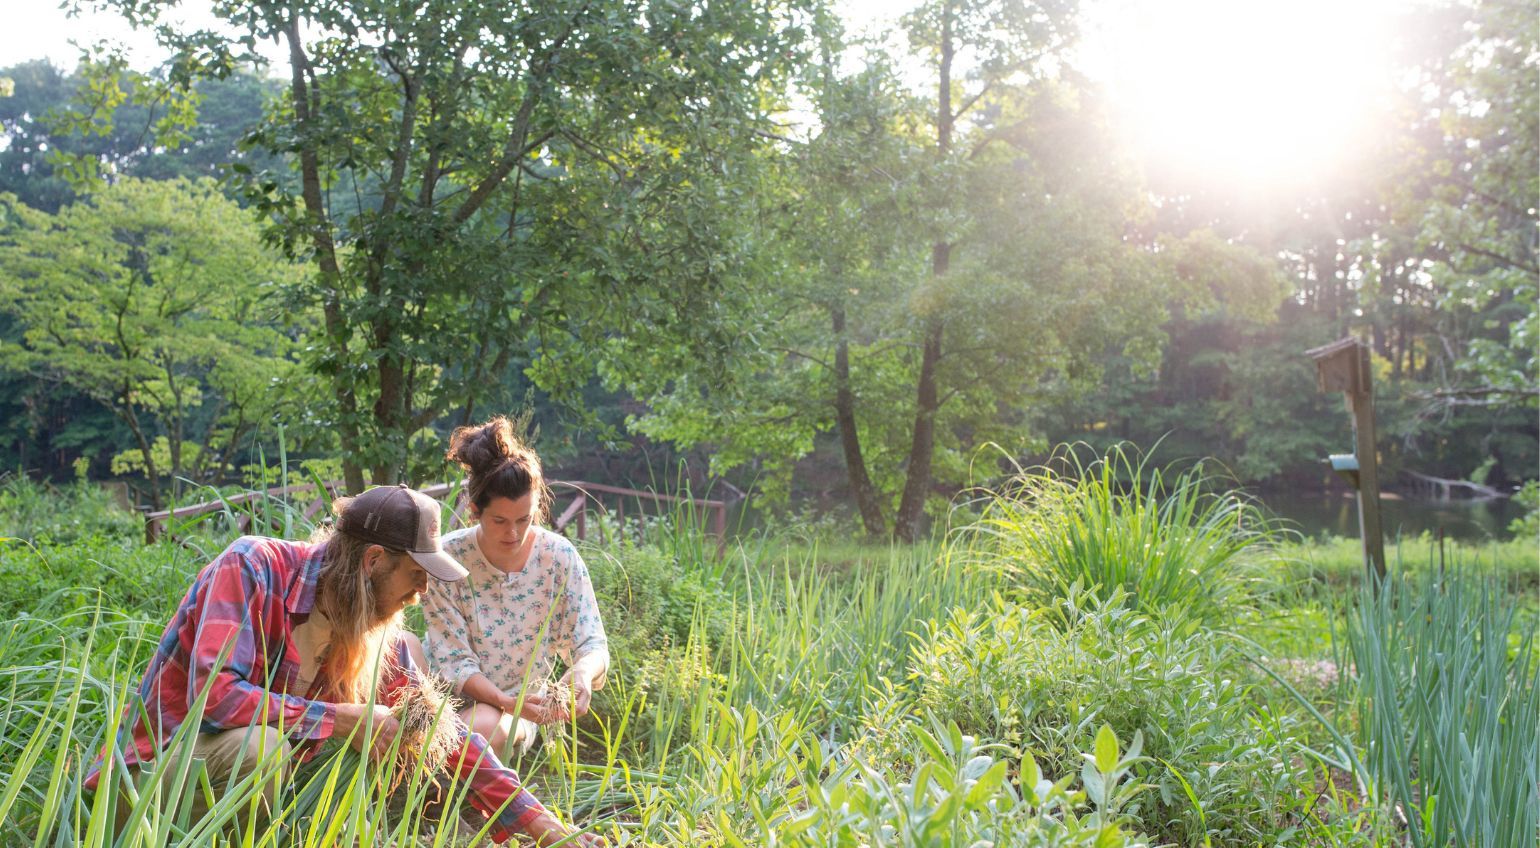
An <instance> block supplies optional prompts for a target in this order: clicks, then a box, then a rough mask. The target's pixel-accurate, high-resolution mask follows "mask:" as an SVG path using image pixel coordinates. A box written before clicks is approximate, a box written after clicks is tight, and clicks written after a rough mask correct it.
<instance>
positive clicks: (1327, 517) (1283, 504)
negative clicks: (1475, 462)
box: [1256, 491, 1523, 541]
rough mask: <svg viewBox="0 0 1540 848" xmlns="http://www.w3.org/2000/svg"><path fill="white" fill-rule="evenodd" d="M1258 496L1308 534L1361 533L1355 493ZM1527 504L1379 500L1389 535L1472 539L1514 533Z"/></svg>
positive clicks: (1502, 500)
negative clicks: (1441, 534)
mask: <svg viewBox="0 0 1540 848" xmlns="http://www.w3.org/2000/svg"><path fill="white" fill-rule="evenodd" d="M1256 495H1257V497H1258V498H1259V499H1260V500H1261V501H1262V503H1264V504H1266V505H1267V507H1268V508H1269V509H1271V510H1272V511H1273V512H1274V513H1275V514H1276V515H1277V516H1278V517H1279V518H1283V519H1287V520H1288V521H1290V522H1292V523H1293V524H1294V526H1295V529H1297V530H1298V531H1299V532H1301V533H1303V534H1305V535H1306V536H1312V537H1314V536H1320V535H1322V534H1329V535H1333V536H1350V537H1357V536H1358V500H1357V499H1356V498H1355V497H1353V495H1352V494H1351V493H1339V492H1335V491H1332V492H1324V493H1300V492H1297V491H1295V492H1288V491H1262V492H1257V493H1256ZM1522 514H1523V509H1522V508H1521V507H1520V506H1519V505H1518V504H1516V503H1514V502H1513V501H1512V500H1510V499H1508V498H1497V499H1494V500H1489V501H1469V500H1457V501H1426V500H1411V499H1407V500H1401V499H1398V498H1394V497H1386V498H1385V499H1383V500H1381V502H1380V521H1381V523H1382V524H1384V528H1385V538H1386V539H1387V540H1389V539H1394V538H1396V536H1397V534H1398V533H1399V534H1400V535H1401V536H1402V537H1412V536H1417V535H1419V534H1421V533H1424V532H1426V533H1429V534H1434V533H1436V532H1437V531H1438V529H1439V528H1441V527H1442V528H1443V530H1444V535H1445V536H1446V537H1447V538H1450V539H1462V540H1468V541H1490V540H1498V541H1502V540H1506V539H1511V538H1513V533H1512V532H1510V531H1509V530H1508V525H1509V524H1510V523H1512V522H1513V520H1514V519H1516V518H1519V517H1520V516H1521V515H1522Z"/></svg>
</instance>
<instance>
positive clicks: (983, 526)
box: [953, 447, 1275, 623]
mask: <svg viewBox="0 0 1540 848" xmlns="http://www.w3.org/2000/svg"><path fill="white" fill-rule="evenodd" d="M1064 462H1065V463H1066V464H1068V465H1069V467H1070V468H1071V469H1072V471H1073V472H1074V473H1073V474H1072V475H1069V476H1064V475H1061V474H1059V473H1058V472H1055V471H1054V470H1052V469H1051V468H1048V467H1043V468H1039V469H1035V470H1033V471H1032V472H1030V473H1026V474H1022V475H1019V476H1018V477H1016V478H1015V479H1014V480H1013V481H1012V482H1011V483H1010V484H1009V485H1007V486H1006V487H1005V488H1004V489H1003V490H1001V491H999V492H996V493H990V494H988V495H987V496H986V497H985V498H984V499H983V501H982V503H983V507H982V510H981V517H980V518H979V519H978V520H977V521H975V522H973V523H971V524H969V525H967V526H965V527H963V528H962V529H961V530H960V531H959V532H958V534H957V535H956V537H955V538H954V539H953V543H954V544H953V551H954V553H955V554H957V555H960V556H963V557H966V558H967V560H968V561H969V562H971V563H973V564H975V565H976V566H979V567H982V568H984V569H985V570H987V571H990V572H993V573H996V574H1000V575H1002V576H1004V577H1005V578H1006V579H1007V580H1008V581H1010V582H1012V583H1014V584H1015V585H1016V587H1017V588H1018V589H1019V591H1020V593H1021V594H1022V595H1023V596H1024V598H1025V599H1026V600H1027V601H1028V602H1029V603H1030V604H1032V605H1035V606H1054V605H1055V604H1057V603H1058V601H1059V600H1061V599H1063V598H1065V597H1066V596H1068V595H1069V594H1070V593H1071V592H1072V587H1076V586H1079V587H1082V588H1083V589H1084V590H1086V591H1089V592H1090V593H1091V594H1093V595H1094V596H1095V597H1097V598H1099V599H1102V600H1106V599H1109V598H1113V597H1117V598H1120V599H1122V602H1123V603H1126V604H1127V605H1128V606H1130V607H1132V608H1135V609H1139V610H1142V611H1144V612H1147V613H1151V614H1159V615H1171V616H1178V617H1182V618H1193V619H1196V620H1199V621H1204V622H1210V623H1214V622H1218V621H1221V620H1225V619H1228V618H1229V617H1230V616H1232V615H1234V613H1235V612H1236V610H1237V609H1238V608H1245V607H1247V606H1249V605H1250V603H1251V597H1250V589H1251V583H1252V576H1253V569H1252V567H1251V566H1252V565H1253V563H1254V562H1256V561H1257V560H1259V559H1260V558H1261V557H1262V555H1264V554H1265V553H1266V552H1267V550H1268V549H1269V548H1270V547H1271V545H1272V540H1273V537H1274V535H1275V533H1274V530H1273V528H1272V527H1271V525H1270V524H1269V522H1268V521H1267V520H1266V519H1265V518H1264V517H1263V514H1262V512H1261V511H1260V510H1259V509H1258V508H1257V506H1256V505H1255V504H1253V503H1252V502H1251V501H1249V500H1248V499H1246V498H1245V497H1243V496H1241V495H1239V494H1237V493H1235V492H1225V493H1223V494H1212V493H1211V492H1210V488H1211V486H1212V484H1213V482H1214V480H1213V478H1211V477H1210V476H1208V475H1207V474H1206V473H1205V471H1204V469H1203V467H1202V466H1201V465H1200V466H1198V467H1195V468H1192V469H1189V470H1186V471H1182V472H1179V473H1174V474H1172V473H1169V472H1164V471H1161V470H1158V469H1153V468H1150V467H1149V466H1148V465H1146V464H1145V460H1143V459H1140V458H1139V457H1138V456H1137V455H1136V454H1134V453H1133V452H1132V450H1131V449H1127V448H1122V447H1115V448H1113V449H1111V450H1110V451H1109V452H1108V453H1107V454H1106V455H1105V456H1102V457H1100V458H1098V459H1096V460H1095V461H1093V462H1091V463H1090V464H1089V465H1086V464H1083V462H1082V461H1081V459H1080V457H1079V456H1078V455H1076V454H1075V453H1074V452H1073V451H1072V450H1067V451H1065V452H1064Z"/></svg>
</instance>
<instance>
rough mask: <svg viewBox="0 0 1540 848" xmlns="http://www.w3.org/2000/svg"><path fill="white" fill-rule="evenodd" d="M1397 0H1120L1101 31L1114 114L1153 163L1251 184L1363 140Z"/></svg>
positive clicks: (1331, 157) (1382, 84)
mask: <svg viewBox="0 0 1540 848" xmlns="http://www.w3.org/2000/svg"><path fill="white" fill-rule="evenodd" d="M1397 5H1400V4H1398V3H1397V2H1396V0H1346V2H1342V1H1341V0H1339V1H1338V2H1332V0H1239V2H1237V0H1126V2H1114V3H1112V4H1110V5H1109V6H1107V7H1105V10H1104V14H1105V17H1104V18H1103V20H1102V22H1101V26H1100V33H1099V34H1098V35H1099V36H1100V37H1099V38H1097V36H1096V35H1093V36H1092V38H1093V39H1095V41H1093V44H1094V47H1095V48H1096V51H1095V52H1096V53H1098V54H1100V55H1099V56H1098V57H1097V59H1098V61H1099V62H1100V63H1102V64H1104V66H1105V67H1104V73H1105V80H1106V82H1107V84H1108V86H1109V87H1110V89H1111V91H1112V94H1113V97H1114V100H1115V102H1116V104H1117V111H1118V114H1119V119H1120V122H1121V123H1122V125H1123V127H1124V131H1125V134H1126V136H1127V138H1128V139H1129V141H1130V143H1131V145H1132V146H1133V147H1134V149H1136V150H1138V151H1140V152H1141V153H1142V154H1143V155H1144V156H1145V157H1146V158H1147V160H1148V161H1150V162H1151V164H1152V165H1153V166H1154V167H1158V168H1165V169H1170V170H1176V171H1179V172H1183V173H1186V174H1192V173H1200V174H1202V175H1204V176H1206V177H1208V178H1210V179H1212V180H1214V181H1216V182H1220V183H1224V184H1229V185H1234V186H1242V187H1249V188H1261V187H1275V186H1279V185H1284V184H1289V183H1295V182H1298V181H1301V180H1305V181H1309V180H1315V179H1323V178H1327V177H1329V175H1330V174H1331V173H1332V172H1333V171H1334V170H1336V169H1340V168H1341V167H1343V166H1345V165H1347V164H1348V163H1349V162H1350V161H1351V160H1352V159H1353V158H1354V157H1355V155H1357V154H1360V153H1361V152H1362V149H1361V145H1362V143H1363V141H1364V140H1365V139H1367V138H1369V137H1370V136H1371V133H1372V131H1373V129H1372V122H1373V120H1374V116H1375V114H1376V113H1377V106H1378V104H1379V103H1380V102H1382V97H1383V94H1384V92H1385V91H1386V90H1387V88H1388V86H1389V83H1390V81H1391V70H1390V62H1389V44H1390V41H1389V37H1388V32H1389V29H1390V27H1391V26H1392V22H1391V19H1392V16H1393V12H1394V8H1395V7H1396V6H1397Z"/></svg>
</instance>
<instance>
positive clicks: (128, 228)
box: [0, 178, 299, 506]
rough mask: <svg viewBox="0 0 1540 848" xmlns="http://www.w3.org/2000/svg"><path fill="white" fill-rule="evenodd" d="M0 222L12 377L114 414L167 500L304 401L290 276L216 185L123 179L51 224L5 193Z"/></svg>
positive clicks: (0, 278)
mask: <svg viewBox="0 0 1540 848" xmlns="http://www.w3.org/2000/svg"><path fill="white" fill-rule="evenodd" d="M0 214H3V216H4V217H3V219H0V269H3V270H0V314H3V315H4V316H5V317H6V318H8V319H9V320H10V321H13V322H14V323H15V326H16V328H18V329H19V330H20V332H19V333H18V334H16V335H17V338H16V340H14V341H11V340H6V341H0V352H3V353H4V355H5V362H6V363H7V368H8V369H15V370H18V371H21V372H23V373H25V374H27V375H29V376H30V377H32V378H34V379H41V380H47V381H52V382H57V383H63V384H66V385H68V386H70V387H71V388H73V389H74V390H76V391H78V392H81V393H83V394H85V395H88V396H89V397H91V398H93V399H94V400H96V401H97V402H99V403H101V404H103V405H105V406H106V407H107V408H109V409H110V410H111V411H112V412H113V413H114V414H115V415H117V416H118V417H119V418H120V419H121V420H122V422H123V423H124V425H125V426H127V428H128V429H129V430H130V431H131V432H132V434H133V437H134V442H135V444H136V445H137V450H138V454H137V457H136V461H137V463H138V464H139V465H140V466H141V467H142V468H143V470H144V472H145V475H146V476H147V477H148V478H149V481H150V488H151V497H152V499H153V500H154V502H155V504H156V505H157V506H158V505H159V503H160V492H161V484H162V482H163V480H164V479H165V478H166V476H167V475H170V477H171V479H172V480H176V479H179V478H181V477H183V476H192V477H206V476H208V475H211V474H217V473H218V472H220V471H222V470H223V469H224V468H225V467H226V466H227V465H228V463H229V461H230V458H231V455H232V452H233V451H234V450H235V449H236V448H237V447H238V446H239V445H240V444H241V442H242V441H243V440H245V439H246V438H248V437H250V436H251V435H252V434H253V433H254V432H255V431H259V430H262V429H264V428H266V427H267V426H268V425H269V424H270V423H271V422H272V420H273V419H274V417H275V416H276V415H277V414H278V412H279V411H280V410H282V409H283V408H284V404H285V403H286V402H287V401H288V400H290V399H292V398H293V397H294V392H295V391H296V390H297V389H298V388H299V384H298V381H296V379H295V377H296V371H297V368H298V362H297V356H296V345H295V344H294V342H293V340H292V336H291V335H290V330H291V329H292V328H291V327H290V326H287V325H286V324H285V323H284V322H282V321H280V320H279V317H278V314H277V304H276V302H275V295H276V294H277V293H278V292H279V291H280V290H281V288H282V287H283V286H285V285H292V283H293V278H294V277H295V276H296V269H295V268H294V267H292V266H291V265H289V263H287V262H285V261H283V260H282V259H281V258H280V257H278V256H276V255H274V254H273V253H272V252H270V251H268V250H266V249H264V248H263V247H262V245H261V237H260V232H259V229H258V227H257V226H256V224H255V222H253V221H252V220H251V219H250V217H249V216H248V215H247V214H246V213H244V212H243V211H242V210H241V209H240V208H239V207H238V206H236V205H235V204H234V203H232V202H231V201H229V200H227V199H225V197H224V196H223V195H222V194H221V193H220V192H219V189H218V187H217V186H216V185H215V184H214V183H213V182H212V181H209V180H203V181H199V182H188V181H185V180H171V181H142V180H136V179H132V178H126V179H122V180H119V181H117V182H115V183H112V184H110V185H108V186H106V187H105V188H103V190H101V191H100V192H98V193H97V194H95V195H92V196H91V197H89V198H88V199H85V200H82V201H79V202H77V203H75V204H72V205H70V206H66V207H64V208H63V209H61V210H60V211H59V213H58V214H57V215H49V214H48V213H46V212H39V211H37V210H33V209H30V208H28V207H27V206H25V205H23V204H21V203H18V202H17V201H16V199H15V198H14V197H12V196H0ZM160 439H163V440H164V444H163V445H160V444H159V440H160Z"/></svg>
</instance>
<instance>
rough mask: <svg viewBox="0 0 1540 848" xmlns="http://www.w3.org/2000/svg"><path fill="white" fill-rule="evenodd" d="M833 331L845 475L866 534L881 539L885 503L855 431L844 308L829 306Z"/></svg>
mask: <svg viewBox="0 0 1540 848" xmlns="http://www.w3.org/2000/svg"><path fill="white" fill-rule="evenodd" d="M829 318H830V322H831V324H832V325H833V329H834V422H835V424H836V425H837V426H838V427H839V432H840V447H841V448H843V449H844V451H845V473H846V475H847V476H848V477H849V479H850V495H851V497H853V498H855V502H856V509H857V511H859V512H860V513H861V524H862V525H863V526H865V527H866V534H867V535H868V536H872V537H874V538H875V537H879V536H881V535H882V534H883V532H884V531H885V530H886V526H887V522H886V521H884V520H883V517H882V503H881V501H880V499H879V498H878V495H877V489H876V487H875V486H873V485H872V480H871V477H869V476H868V475H867V473H866V458H865V457H864V456H862V454H861V434H860V433H859V432H857V430H856V401H855V395H854V394H853V393H852V392H851V391H850V344H849V342H848V341H847V340H846V337H845V308H844V307H843V306H839V305H838V304H836V305H834V306H831V307H829Z"/></svg>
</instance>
